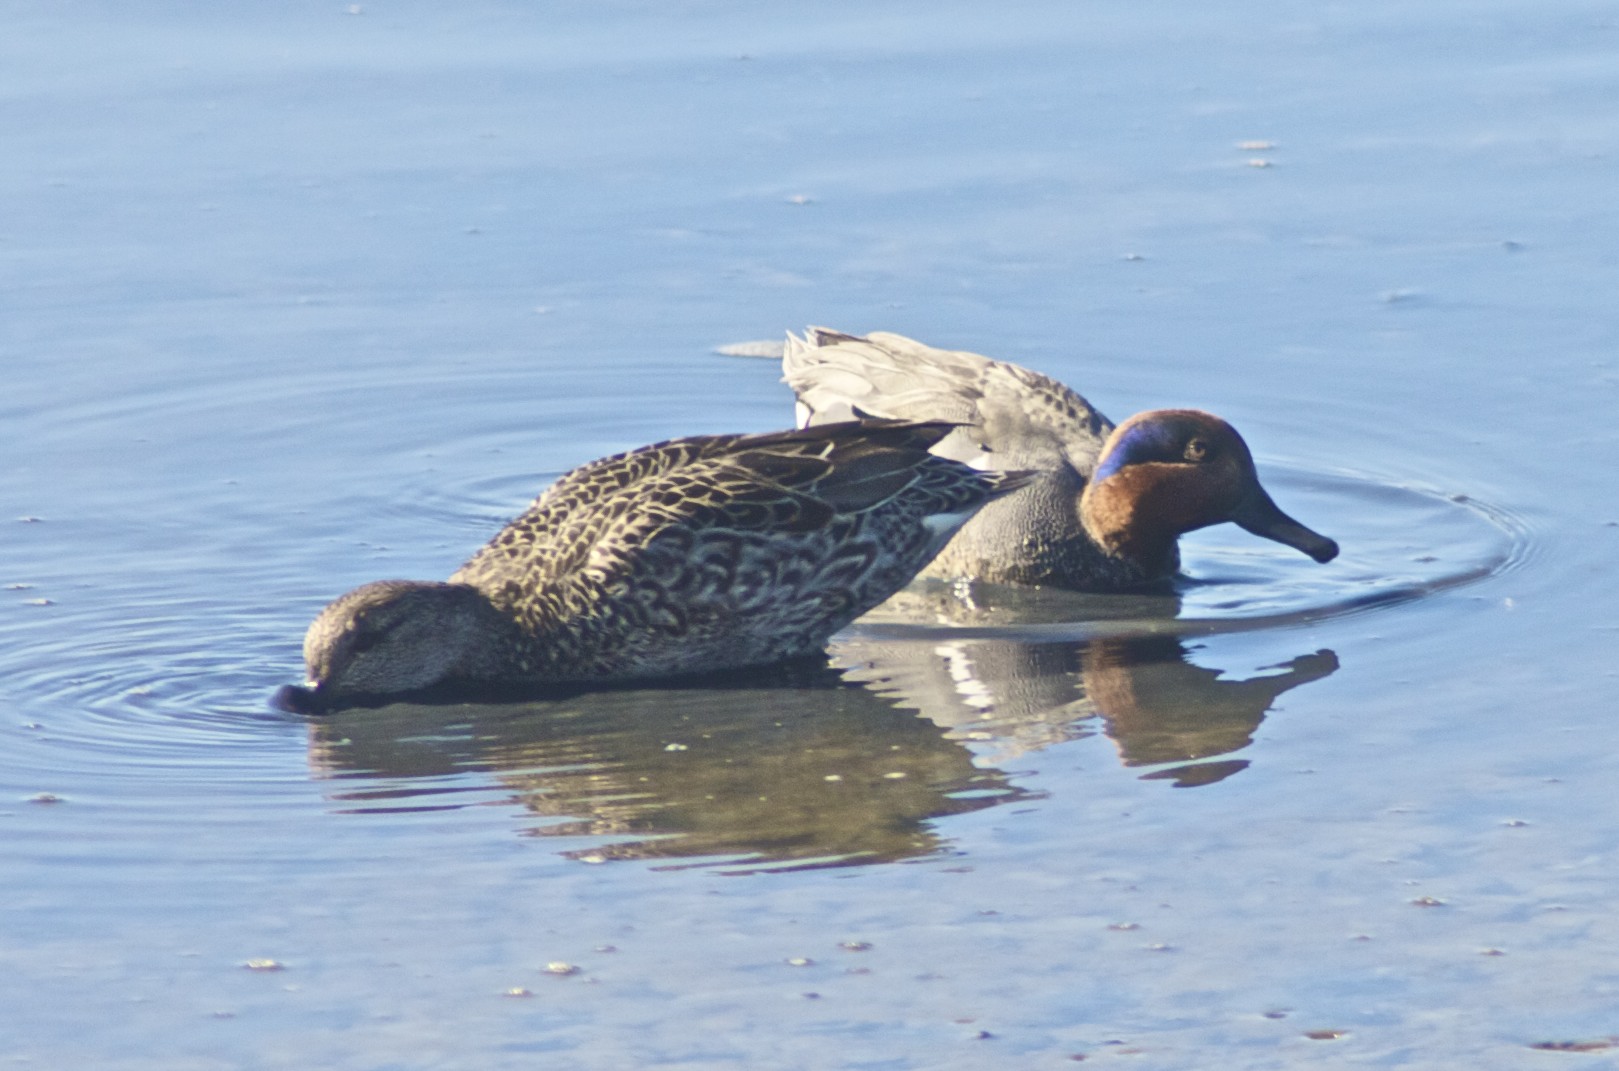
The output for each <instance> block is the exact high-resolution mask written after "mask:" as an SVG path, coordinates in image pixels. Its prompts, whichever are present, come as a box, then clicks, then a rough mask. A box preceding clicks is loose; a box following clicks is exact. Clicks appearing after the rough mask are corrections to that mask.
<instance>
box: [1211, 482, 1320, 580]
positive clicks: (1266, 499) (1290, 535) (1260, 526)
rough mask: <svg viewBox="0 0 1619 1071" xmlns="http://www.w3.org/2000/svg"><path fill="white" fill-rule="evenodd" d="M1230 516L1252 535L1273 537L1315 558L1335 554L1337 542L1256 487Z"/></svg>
mask: <svg viewBox="0 0 1619 1071" xmlns="http://www.w3.org/2000/svg"><path fill="white" fill-rule="evenodd" d="M1231 519H1232V520H1233V521H1235V522H1236V523H1237V525H1238V526H1239V527H1241V528H1243V529H1245V530H1247V531H1249V532H1252V533H1253V534H1254V535H1256V536H1263V537H1264V538H1266V539H1274V540H1275V541H1276V542H1278V543H1280V544H1282V545H1283V546H1287V547H1292V548H1293V549H1294V550H1297V551H1300V552H1302V553H1304V554H1308V555H1309V556H1310V557H1312V558H1314V559H1315V560H1316V561H1318V562H1330V561H1331V560H1332V559H1334V558H1336V557H1337V556H1338V544H1337V543H1334V542H1333V541H1332V540H1330V539H1328V538H1327V537H1326V536H1324V535H1322V534H1321V533H1320V532H1315V531H1312V530H1310V529H1308V528H1306V527H1304V525H1302V524H1300V523H1299V522H1298V521H1295V520H1294V519H1293V518H1292V517H1289V516H1288V515H1287V514H1285V513H1283V512H1282V511H1281V509H1280V508H1279V507H1278V506H1277V505H1276V503H1275V502H1273V501H1271V497H1270V495H1268V494H1266V493H1265V492H1264V491H1263V490H1257V489H1256V493H1255V494H1254V495H1253V496H1252V497H1251V498H1249V499H1248V501H1247V502H1245V503H1243V505H1242V507H1241V508H1240V509H1238V510H1237V513H1236V515H1235V516H1233V517H1232V518H1231Z"/></svg>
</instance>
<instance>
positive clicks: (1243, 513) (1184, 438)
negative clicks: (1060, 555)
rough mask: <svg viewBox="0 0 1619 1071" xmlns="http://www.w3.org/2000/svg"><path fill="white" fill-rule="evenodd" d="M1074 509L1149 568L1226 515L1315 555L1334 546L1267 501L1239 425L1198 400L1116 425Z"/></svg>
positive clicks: (1095, 534)
mask: <svg viewBox="0 0 1619 1071" xmlns="http://www.w3.org/2000/svg"><path fill="white" fill-rule="evenodd" d="M1080 517H1081V519H1082V520H1083V522H1084V524H1085V528H1086V530H1087V531H1088V532H1089V533H1090V535H1091V538H1092V539H1094V540H1096V542H1097V543H1098V544H1100V545H1101V546H1102V548H1103V549H1104V550H1106V551H1108V552H1109V553H1110V554H1113V555H1116V556H1118V557H1121V558H1124V559H1126V560H1129V561H1132V562H1135V563H1137V564H1138V565H1140V566H1141V567H1142V568H1143V570H1145V571H1146V573H1147V574H1148V575H1149V576H1150V577H1158V576H1164V575H1168V574H1169V573H1170V572H1172V571H1173V570H1174V568H1175V561H1176V558H1175V545H1176V540H1177V539H1178V538H1179V537H1180V536H1181V535H1182V533H1185V532H1191V531H1194V530H1196V529H1198V528H1206V527H1208V526H1209V525H1211V524H1221V523H1223V522H1225V521H1231V522H1233V523H1235V524H1237V525H1239V526H1240V527H1242V528H1245V529H1247V530H1248V531H1250V532H1252V533H1254V535H1257V536H1263V537H1265V538H1266V539H1274V540H1275V541H1276V542H1278V543H1282V544H1285V545H1286V546H1289V547H1292V548H1294V549H1295V550H1298V551H1302V552H1303V553H1305V554H1308V555H1309V556H1310V557H1312V558H1314V559H1315V560H1316V561H1318V562H1328V561H1331V560H1332V559H1333V558H1335V557H1336V556H1337V554H1338V544H1337V543H1334V542H1333V541H1332V540H1330V539H1328V538H1327V537H1326V536H1323V535H1320V534H1319V533H1317V532H1313V531H1311V530H1310V529H1308V528H1306V527H1305V526H1304V525H1302V524H1300V523H1299V522H1298V521H1295V520H1294V519H1293V518H1291V517H1289V516H1288V515H1287V514H1285V513H1283V512H1282V511H1281V509H1280V508H1278V507H1277V505H1276V503H1275V502H1273V501H1272V500H1271V497H1270V495H1269V494H1267V493H1266V491H1265V489H1264V488H1263V487H1261V486H1260V484H1259V474H1258V473H1257V472H1256V471H1255V469H1254V459H1253V455H1252V454H1250V453H1249V452H1248V444H1247V443H1245V442H1243V441H1242V436H1240V435H1238V434H1237V430H1236V429H1235V428H1233V427H1232V426H1231V425H1230V424H1227V423H1226V422H1225V421H1223V420H1221V419H1220V418H1219V417H1217V416H1214V415H1213V414H1211V413H1204V412H1201V411H1199V410H1196V409H1155V410H1152V411H1150V412H1146V413H1138V414H1136V415H1135V416H1133V417H1131V418H1130V419H1129V420H1126V421H1125V422H1124V423H1123V424H1120V425H1119V426H1118V427H1117V428H1115V429H1114V430H1113V433H1112V434H1111V435H1109V436H1108V439H1107V442H1106V443H1104V444H1103V446H1102V454H1101V457H1100V459H1099V460H1098V461H1097V464H1096V471H1095V472H1094V473H1092V475H1091V478H1090V482H1089V483H1088V484H1087V485H1086V487H1085V491H1084V494H1083V496H1082V497H1081V498H1080Z"/></svg>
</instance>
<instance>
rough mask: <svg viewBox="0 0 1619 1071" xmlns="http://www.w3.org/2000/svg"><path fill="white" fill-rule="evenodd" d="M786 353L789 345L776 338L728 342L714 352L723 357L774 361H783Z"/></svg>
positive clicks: (717, 347)
mask: <svg viewBox="0 0 1619 1071" xmlns="http://www.w3.org/2000/svg"><path fill="white" fill-rule="evenodd" d="M786 351H787V343H786V342H785V341H783V340H782V339H776V338H761V339H756V340H754V341H752V342H728V343H726V344H725V345H723V346H715V347H714V352H715V353H718V354H720V355H721V356H723V357H764V358H768V359H769V360H772V361H779V360H781V357H782V354H783V353H785V352H786Z"/></svg>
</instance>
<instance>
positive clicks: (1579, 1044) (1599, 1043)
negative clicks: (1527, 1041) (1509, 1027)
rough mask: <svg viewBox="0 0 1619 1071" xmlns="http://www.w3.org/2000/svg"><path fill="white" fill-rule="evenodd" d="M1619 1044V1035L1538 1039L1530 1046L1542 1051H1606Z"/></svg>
mask: <svg viewBox="0 0 1619 1071" xmlns="http://www.w3.org/2000/svg"><path fill="white" fill-rule="evenodd" d="M1616 1046H1619V1036H1616V1035H1610V1036H1608V1037H1605V1038H1591V1039H1590V1040H1587V1041H1537V1042H1535V1043H1534V1044H1533V1045H1531V1046H1529V1047H1530V1048H1531V1049H1539V1050H1540V1051H1541V1052H1605V1051H1607V1050H1608V1049H1611V1048H1614V1047H1616Z"/></svg>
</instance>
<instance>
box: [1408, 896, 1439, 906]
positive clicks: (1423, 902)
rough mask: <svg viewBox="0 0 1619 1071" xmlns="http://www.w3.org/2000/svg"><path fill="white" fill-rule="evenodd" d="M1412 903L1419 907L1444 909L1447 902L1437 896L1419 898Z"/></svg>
mask: <svg viewBox="0 0 1619 1071" xmlns="http://www.w3.org/2000/svg"><path fill="white" fill-rule="evenodd" d="M1411 902H1412V903H1413V904H1415V905H1416V906H1417V907H1444V906H1445V901H1443V900H1441V899H1439V897H1437V896H1419V897H1417V898H1416V899H1415V900H1413V901H1411Z"/></svg>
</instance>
